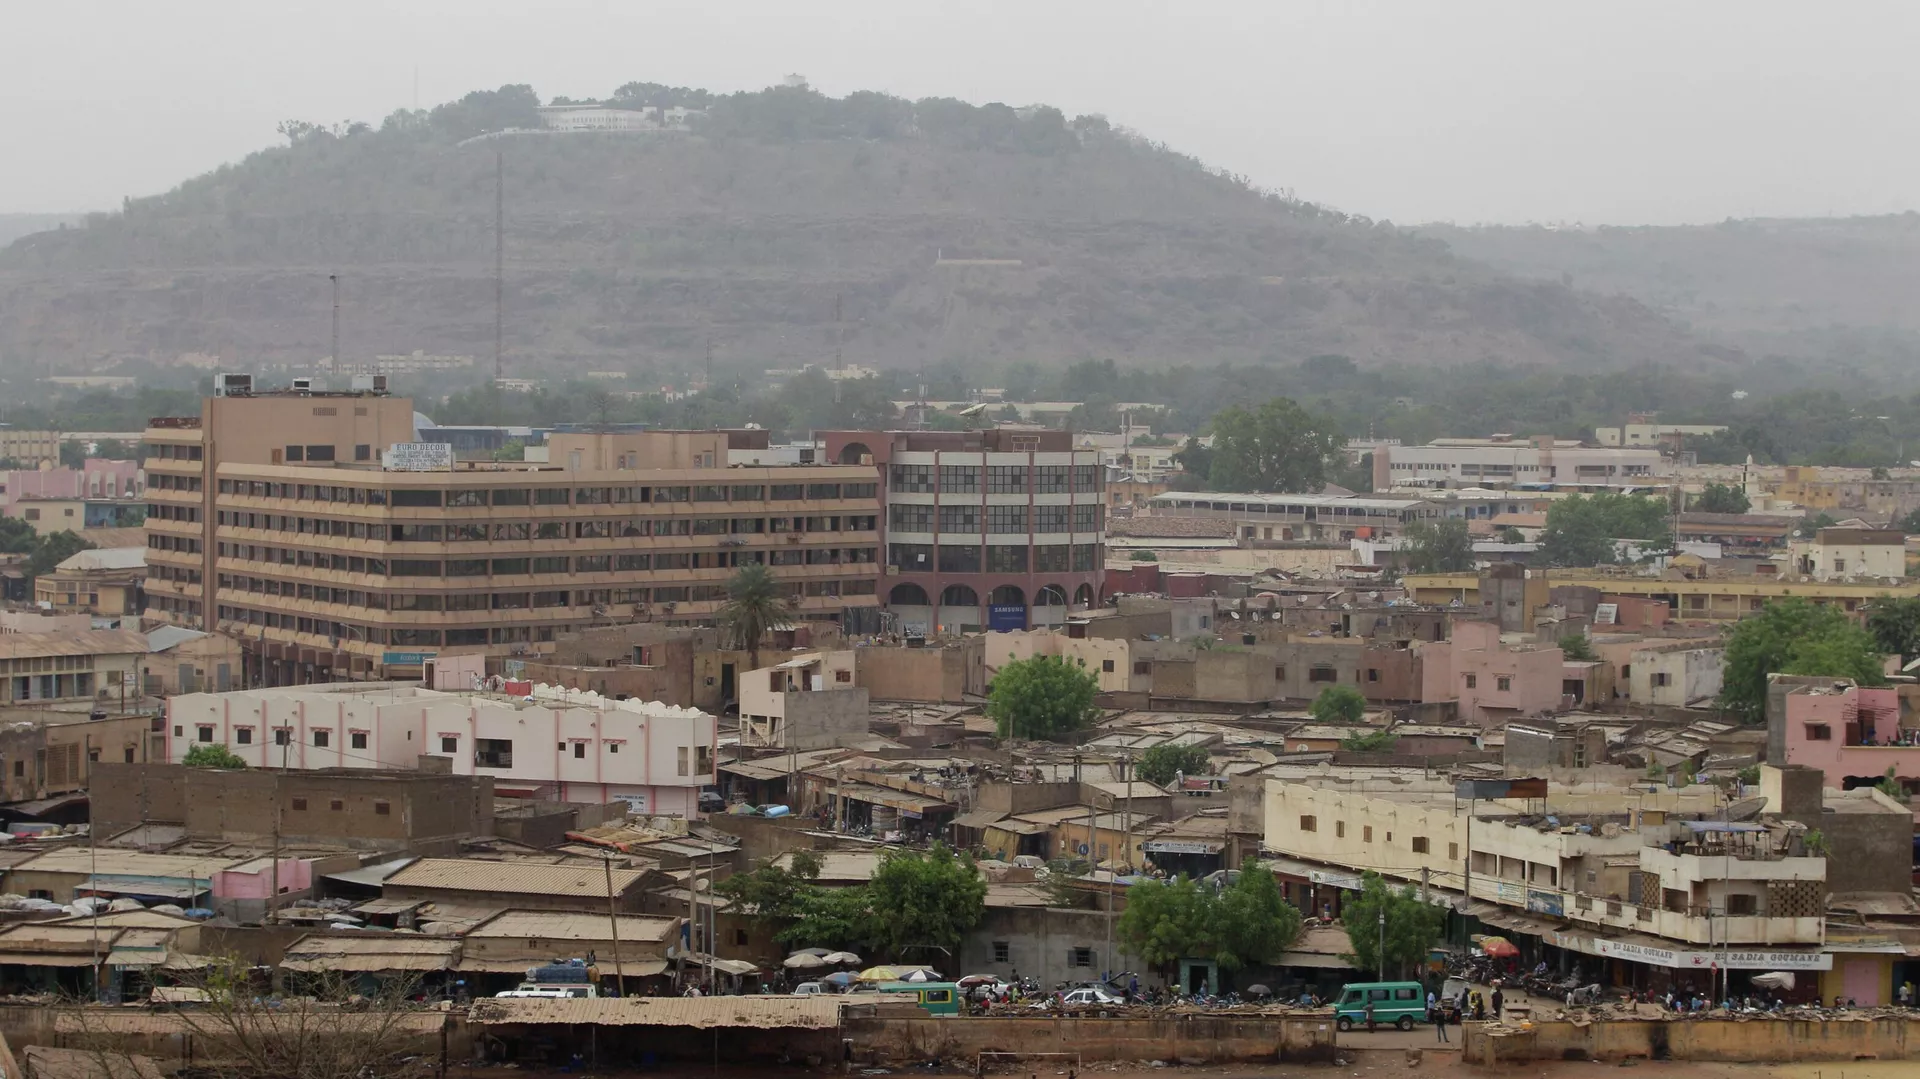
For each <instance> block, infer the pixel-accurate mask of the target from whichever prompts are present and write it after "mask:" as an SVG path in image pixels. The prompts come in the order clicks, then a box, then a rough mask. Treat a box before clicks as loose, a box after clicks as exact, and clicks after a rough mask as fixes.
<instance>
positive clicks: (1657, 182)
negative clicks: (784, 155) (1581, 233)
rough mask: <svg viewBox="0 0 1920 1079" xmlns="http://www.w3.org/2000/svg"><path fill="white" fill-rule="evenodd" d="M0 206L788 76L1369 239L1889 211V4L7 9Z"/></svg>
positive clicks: (1078, 1) (1515, 1) (1900, 166)
mask: <svg viewBox="0 0 1920 1079" xmlns="http://www.w3.org/2000/svg"><path fill="white" fill-rule="evenodd" d="M0 35H3V36H4V40H5V41H6V42H7V48H6V59H5V61H4V63H0V137H3V138H4V141H0V145H4V146H5V147H6V151H7V152H6V153H5V155H4V156H0V161H3V162H4V167H0V211H9V210H11V211H52V210H78V209H105V208H111V207H115V206H117V205H119V202H120V198H121V196H123V195H128V194H151V193H154V192H158V191H161V190H164V189H166V188H168V187H170V186H172V185H173V184H175V183H177V182H178V181H180V180H181V179H184V178H185V177H187V176H190V175H193V174H195V173H199V172H204V171H206V170H208V169H211V168H213V167H215V166H217V165H219V164H221V163H222V162H226V161H232V160H235V159H237V158H239V157H241V156H242V155H244V154H246V153H247V152H248V151H250V150H253V149H257V148H259V147H261V146H263V145H266V144H269V143H272V142H274V141H276V139H277V136H276V135H275V134H274V130H273V129H274V125H275V124H276V123H277V122H278V121H280V120H282V119H285V118H288V117H297V118H302V119H312V120H327V121H332V120H339V119H347V118H353V119H368V120H375V121H377V120H378V119H379V118H380V117H381V116H383V115H385V114H386V113H387V112H389V111H391V110H392V109H394V108H397V107H402V106H406V105H410V104H412V103H413V101H414V94H415V89H414V87H415V72H416V70H417V71H418V86H419V91H418V92H419V101H420V103H422V104H433V103H436V102H439V101H443V100H445V99H448V98H451V97H456V96H458V95H459V94H461V93H464V92H465V91H467V90H470V89H475V88H479V87H492V86H496V85H499V84H501V83H505V82H528V83H531V84H533V86H534V88H535V89H536V90H538V91H539V92H540V93H541V94H542V96H543V97H551V96H553V95H555V94H567V95H570V96H575V97H579V96H589V95H596V94H602V93H605V92H607V91H609V90H611V89H612V88H613V87H614V86H616V85H618V84H620V83H622V82H626V81H629V80H633V79H643V80H649V81H654V82H665V83H672V84H680V85H693V86H706V87H709V88H712V89H715V90H737V89H754V88H758V87H761V86H765V85H768V84H770V83H772V82H775V81H777V80H778V79H779V78H780V77H781V76H783V75H785V74H787V73H788V72H799V73H802V74H805V75H806V76H807V77H808V78H809V79H810V80H811V81H812V83H813V85H814V86H815V87H817V88H819V89H821V90H822V91H824V92H827V93H830V94H835V95H838V94H842V93H845V92H847V91H850V90H858V89H875V90H885V91H889V92H892V93H896V94H900V95H903V96H906V97H924V96H928V95H950V96H955V97H961V98H965V99H968V100H971V101H975V102H985V101H1004V102H1007V103H1009V104H1016V105H1017V104H1027V103H1031V102H1048V103H1052V104H1055V105H1058V106H1059V107H1060V108H1062V109H1063V110H1065V111H1066V112H1067V113H1068V114H1069V115H1072V114H1074V113H1078V112H1101V113H1104V114H1106V115H1107V116H1108V117H1109V118H1110V119H1112V120H1113V121H1115V122H1116V123H1121V124H1126V125H1128V126H1130V127H1133V128H1135V129H1137V130H1139V131H1141V132H1144V133H1146V134H1148V135H1150V136H1152V137H1154V138H1157V139H1160V140H1162V141H1164V142H1166V143H1168V144H1170V145H1172V146H1173V147H1175V148H1177V149H1180V150H1183V151H1186V152H1189V153H1192V154H1195V155H1197V156H1199V157H1200V158H1202V159H1204V160H1206V161H1208V162H1210V163H1213V164H1216V165H1220V166H1223V167H1226V168H1228V169H1231V170H1233V171H1235V172H1238V173H1242V174H1244V175H1246V176H1249V177H1251V178H1252V179H1254V180H1255V181H1256V182H1259V183H1261V184H1265V185H1268V186H1273V187H1284V188H1291V189H1292V190H1293V191H1294V192H1296V193H1297V194H1299V195H1300V196H1302V197H1304V198H1310V199H1314V200H1316V201H1320V202H1325V203H1329V204H1331V205H1334V206H1337V207H1339V208H1341V209H1344V210H1348V211H1351V212H1356V213H1365V214H1369V215H1371V216H1374V217H1376V218H1390V219H1392V220H1394V221H1398V222H1415V221H1423V220H1453V221H1458V222H1461V223H1468V222H1475V221H1502V222H1515V221H1527V220H1547V221H1559V220H1567V221H1572V220H1579V221H1586V222H1589V223H1597V222H1612V223H1642V222H1646V223H1671V222H1681V221H1714V220H1719V219H1721V218H1725V217H1728V216H1754V215H1786V214H1794V215H1821V214H1828V213H1834V214H1850V213H1882V212H1889V211H1898V210H1906V209H1910V208H1916V207H1920V192H1917V191H1916V187H1917V186H1920V180H1917V179H1916V177H1920V167H1916V166H1920V108H1916V106H1920V64H1916V63H1914V62H1913V56H1912V53H1913V48H1914V45H1915V43H1916V42H1920V4H1916V3H1913V2H1911V0H1856V2H1847V0H1835V2H1829V3H1817V4H1816V3H1808V2H1806V0H1794V2H1782V0H1738V2H1734V0H1680V2H1674V0H1657V2H1654V0H1644V2H1643V0H1591V2H1582V3H1576V2H1562V0H1512V2H1491V0H1404V2H1395V3H1366V2H1347V3H1309V2H1296V0H1244V2H1239V3H1229V2H1224V0H1221V2H1208V0H1181V2H1169V3H1145V2H1129V0H1102V2H1083V0H1023V2H1019V3H1013V2H1001V0H948V2H944V3H932V2H915V0H838V2H834V3H825V2H819V0H735V2H728V0H695V2H672V0H650V2H641V0H627V2H612V0H607V2H600V3H594V2H590V0H512V2H495V0H459V2H452V0H431V2H429V0H383V2H378V3H375V2H370V0H327V2H324V3H319V2H305V0H178V2H176V3H171V4H152V3H144V2H138V3H137V2H134V0H125V2H121V3H103V2H88V0H58V2H37V3H36V2H30V0H14V2H9V3H6V4H4V5H0Z"/></svg>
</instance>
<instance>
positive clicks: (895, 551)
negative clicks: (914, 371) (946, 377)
mask: <svg viewBox="0 0 1920 1079" xmlns="http://www.w3.org/2000/svg"><path fill="white" fill-rule="evenodd" d="M825 443H826V445H825V450H826V458H827V459H828V460H831V461H839V462H842V463H843V464H858V463H862V462H864V463H867V464H870V465H873V466H877V467H878V468H879V469H880V474H881V476H882V478H883V485H882V501H883V502H884V509H885V511H886V512H885V534H884V538H885V543H886V552H887V557H886V567H887V568H886V577H885V579H884V582H883V584H882V588H881V591H882V593H883V594H884V596H885V599H886V603H887V608H888V609H889V610H890V611H892V612H893V614H894V615H895V616H896V617H897V618H898V620H899V623H900V626H901V628H902V629H904V630H907V631H910V632H912V631H917V632H923V633H924V632H939V631H944V632H964V631H969V630H972V631H977V630H980V629H996V630H1012V629H1026V628H1027V627H1028V626H1029V625H1054V624H1059V623H1062V622H1065V621H1066V616H1067V611H1068V610H1069V608H1070V607H1084V606H1089V605H1091V604H1093V603H1096V602H1098V600H1099V596H1100V583H1101V575H1102V573H1103V572H1104V570H1105V546H1106V521H1105V517H1104V514H1105V503H1106V477H1105V475H1104V473H1105V469H1104V468H1103V466H1102V465H1101V463H1100V451H1099V450H1097V449H1084V450H1076V449H1074V447H1073V436H1072V434H1071V433H1069V432H1066V431H1030V430H1011V429H1004V430H1003V429H992V430H984V431H954V432H942V431H911V432H909V431H895V432H882V431H837V432H832V433H830V434H827V435H826V436H825Z"/></svg>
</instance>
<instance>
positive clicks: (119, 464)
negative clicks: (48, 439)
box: [0, 457, 147, 503]
mask: <svg viewBox="0 0 1920 1079" xmlns="http://www.w3.org/2000/svg"><path fill="white" fill-rule="evenodd" d="M146 489H147V482H146V476H145V474H144V473H143V472H142V471H141V468H140V462H138V461H110V460H108V459H106V458H104V457H89V458H87V462H86V467H85V468H41V469H18V470H15V471H11V472H0V503H12V502H17V501H19V500H20V499H22V498H134V497H136V496H138V495H141V494H144V493H145V492H146Z"/></svg>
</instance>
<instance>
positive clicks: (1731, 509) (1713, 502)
mask: <svg viewBox="0 0 1920 1079" xmlns="http://www.w3.org/2000/svg"><path fill="white" fill-rule="evenodd" d="M1690 508H1691V509H1694V510H1697V511H1699V512H1701V513H1745V512H1747V511H1748V510H1749V509H1752V508H1753V504H1752V503H1751V502H1749V501H1747V493H1746V492H1745V491H1742V490H1741V489H1740V488H1738V487H1735V486H1733V485H1732V484H1728V483H1709V484H1707V486H1706V489H1705V490H1702V491H1701V492H1700V495H1699V497H1697V498H1695V499H1694V500H1693V505H1692V506H1691V507H1690Z"/></svg>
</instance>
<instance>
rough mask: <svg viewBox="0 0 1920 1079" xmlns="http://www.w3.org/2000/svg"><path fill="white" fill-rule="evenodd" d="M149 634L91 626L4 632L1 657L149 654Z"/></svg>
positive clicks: (0, 645) (32, 657)
mask: <svg viewBox="0 0 1920 1079" xmlns="http://www.w3.org/2000/svg"><path fill="white" fill-rule="evenodd" d="M146 652H147V637H146V634H143V633H135V632H134V631H132V630H130V629H90V630H86V631H85V632H82V633H4V634H0V659H38V658H40V657H42V656H123V655H128V654H139V655H145V654H146Z"/></svg>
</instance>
